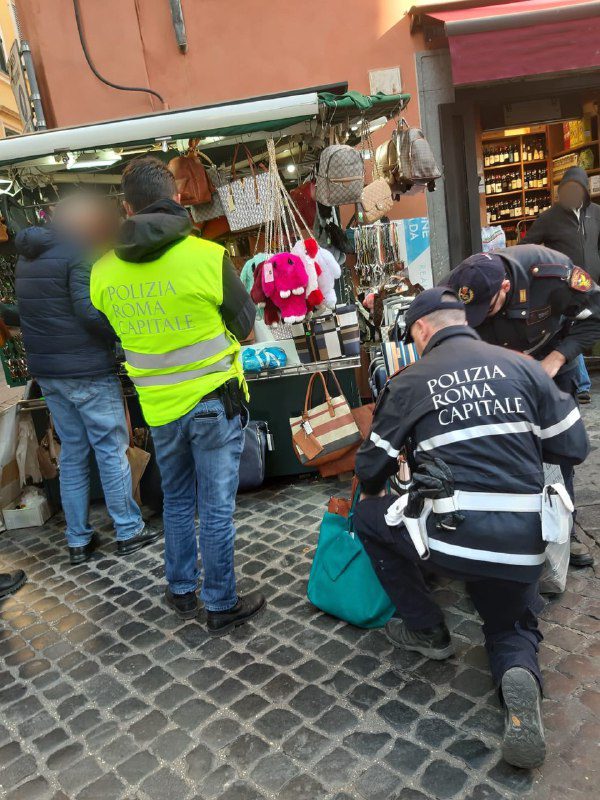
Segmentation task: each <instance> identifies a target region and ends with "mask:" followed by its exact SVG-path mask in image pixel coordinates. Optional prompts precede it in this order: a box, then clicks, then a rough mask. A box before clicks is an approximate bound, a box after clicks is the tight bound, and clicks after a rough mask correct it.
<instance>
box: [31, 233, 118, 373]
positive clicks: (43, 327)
mask: <svg viewBox="0 0 600 800" xmlns="http://www.w3.org/2000/svg"><path fill="white" fill-rule="evenodd" d="M15 245H16V249H17V253H18V254H19V259H18V261H17V266H16V271H15V288H16V294H17V304H18V312H19V317H20V325H21V329H22V331H23V340H24V343H25V349H26V351H27V363H28V367H29V372H30V373H31V375H33V377H35V378H83V377H92V376H96V375H108V374H110V373H111V372H114V371H115V356H114V349H113V345H114V340H115V336H114V333H113V331H112V329H111V327H110V326H109V324H108V322H107V320H106V318H105V317H104V316H103V315H102V314H100V312H99V311H97V310H96V309H95V308H94V307H93V305H92V303H91V301H90V270H91V264H90V261H89V258H88V257H87V256H86V254H85V252H84V248H83V247H81V246H80V244H79V243H76V242H74V241H72V240H69V239H67V238H66V237H65V236H64V235H62V234H61V233H59V232H58V231H56V230H54V229H53V228H50V227H49V228H38V227H32V228H27V229H26V230H23V231H21V232H20V233H19V234H17V238H16V242H15Z"/></svg>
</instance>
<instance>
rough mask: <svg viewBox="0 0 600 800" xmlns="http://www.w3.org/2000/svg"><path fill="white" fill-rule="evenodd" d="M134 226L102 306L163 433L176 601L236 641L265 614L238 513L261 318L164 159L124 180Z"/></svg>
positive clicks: (108, 265) (101, 278)
mask: <svg viewBox="0 0 600 800" xmlns="http://www.w3.org/2000/svg"><path fill="white" fill-rule="evenodd" d="M122 189H123V194H124V205H125V210H126V212H127V215H128V217H129V218H128V220H127V221H126V222H125V223H124V224H123V227H122V229H121V233H120V237H119V241H118V243H117V246H116V248H115V250H114V251H112V252H110V253H108V254H107V255H106V256H104V257H103V258H101V259H100V261H98V262H97V263H96V264H95V265H94V268H93V270H92V276H91V298H92V303H93V304H94V305H95V306H96V308H98V309H99V310H100V311H102V312H103V313H104V314H105V315H106V317H107V318H108V320H109V322H110V324H111V325H112V327H113V328H114V329H115V331H116V333H117V336H119V338H120V339H121V342H122V345H123V349H124V351H125V357H126V361H127V364H126V366H127V372H128V374H129V376H130V378H131V380H132V381H133V383H134V384H135V386H136V389H137V391H138V394H139V398H140V403H141V406H142V410H143V412H144V416H145V418H146V421H147V422H148V424H149V425H150V427H151V429H152V438H153V441H154V445H155V449H156V457H157V460H158V465H159V467H160V472H161V478H162V485H163V491H164V527H165V572H166V577H167V581H168V587H167V589H166V592H165V599H166V602H167V603H168V605H169V606H171V607H172V608H173V609H174V610H175V611H176V612H177V613H178V614H179V616H180V617H181V618H182V619H192V618H194V617H195V616H196V614H197V612H198V599H197V596H196V590H197V585H198V577H199V569H198V539H197V535H196V528H195V514H196V508H197V509H198V515H199V519H200V537H199V541H200V552H201V557H202V566H203V572H204V574H203V582H202V592H201V596H202V600H203V601H204V605H205V607H206V610H207V625H208V630H209V632H210V633H212V634H215V635H218V634H223V633H226V632H227V631H229V630H232V629H233V628H234V627H235V626H236V625H240V624H242V623H243V622H246V621H247V620H248V619H250V618H251V617H253V616H254V615H255V614H257V613H258V612H259V611H260V610H261V609H262V607H263V606H264V604H265V598H264V596H263V595H261V594H259V593H253V594H249V595H246V596H244V597H240V596H238V594H237V593H236V582H235V573H234V566H233V556H234V539H235V528H234V525H233V513H234V510H235V496H236V492H237V485H238V470H239V461H240V455H241V452H242V447H243V431H242V424H241V421H240V420H241V411H242V401H243V399H244V395H245V394H247V387H246V384H245V381H244V374H243V370H242V366H241V363H240V359H239V351H240V345H239V343H238V342H239V340H240V339H244V338H246V336H248V334H249V333H250V332H251V330H252V326H253V324H254V316H255V308H254V305H253V303H252V301H251V299H250V297H249V295H248V293H247V292H246V290H245V288H244V287H243V285H242V283H241V281H240V280H239V278H238V275H237V273H236V271H235V269H234V267H233V265H232V263H231V260H230V258H229V255H228V253H227V251H226V250H225V249H224V248H223V247H220V246H219V245H217V244H214V243H213V242H209V241H204V240H202V239H199V238H197V237H194V236H190V231H191V223H190V219H189V216H188V213H187V211H186V210H185V209H184V208H183V207H182V206H181V205H179V202H178V201H179V195H178V193H177V187H176V184H175V180H174V178H173V176H172V174H171V173H170V172H169V170H168V169H167V168H166V166H165V165H164V164H163V163H162V162H161V161H159V160H158V159H156V158H153V157H144V158H139V159H136V160H134V161H132V162H131V163H130V164H129V165H128V166H127V168H126V169H125V171H124V173H123V181H122Z"/></svg>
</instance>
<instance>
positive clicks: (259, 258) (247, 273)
mask: <svg viewBox="0 0 600 800" xmlns="http://www.w3.org/2000/svg"><path fill="white" fill-rule="evenodd" d="M268 257H269V256H268V255H266V254H265V253H257V254H256V255H255V256H252V258H249V259H248V261H246V263H245V264H244V266H243V268H242V271H241V273H240V280H241V282H242V283H243V284H244V286H245V287H246V291H247V292H248V294H250V292H251V290H252V287H253V285H254V270H255V269H256V267H257V266H258V265H259V264H262V262H263V261H266V260H267V258H268ZM264 315H265V310H264V308H259V307H258V306H257V308H256V319H262V318H263V317H264Z"/></svg>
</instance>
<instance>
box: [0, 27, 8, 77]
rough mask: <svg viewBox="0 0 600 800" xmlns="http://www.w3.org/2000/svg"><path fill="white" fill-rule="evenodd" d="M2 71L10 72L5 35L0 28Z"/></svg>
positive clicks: (0, 62) (0, 65) (0, 63)
mask: <svg viewBox="0 0 600 800" xmlns="http://www.w3.org/2000/svg"><path fill="white" fill-rule="evenodd" d="M0 72H4V73H6V74H8V64H7V61H6V51H5V50H4V37H3V35H2V31H1V30H0Z"/></svg>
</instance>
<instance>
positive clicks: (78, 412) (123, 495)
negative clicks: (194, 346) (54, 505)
mask: <svg viewBox="0 0 600 800" xmlns="http://www.w3.org/2000/svg"><path fill="white" fill-rule="evenodd" d="M108 211H109V208H108V206H106V205H104V202H103V201H102V200H100V199H97V198H94V197H87V196H77V197H75V196H73V197H70V198H67V199H66V200H64V201H62V202H61V203H59V204H58V206H57V208H56V212H55V218H54V222H53V225H52V226H50V227H47V228H40V227H33V228H27V229H26V230H23V231H21V232H20V233H19V234H18V235H17V239H16V248H17V252H18V253H19V260H18V262H17V267H16V294H17V302H18V310H19V315H20V324H21V329H22V331H23V339H24V342H25V348H26V350H27V361H28V366H29V371H30V373H31V375H32V376H33V377H34V378H36V379H37V381H38V383H39V385H40V388H41V390H42V392H43V394H44V397H45V399H46V403H47V405H48V408H49V410H50V412H51V413H52V419H53V421H54V426H55V428H56V431H57V433H58V436H59V438H60V440H61V445H62V449H61V456H60V490H61V498H62V504H63V510H64V512H65V518H66V522H67V531H66V535H67V544H68V546H69V554H70V559H71V563H72V564H81V563H83V562H84V561H87V560H88V558H89V556H90V554H91V552H92V550H93V547H94V538H93V531H92V529H91V527H90V525H89V520H88V506H89V491H90V489H89V456H90V446H91V447H93V449H94V452H95V455H96V462H97V464H98V469H99V472H100V479H101V481H102V488H103V489H104V496H105V500H106V505H107V508H108V511H109V513H110V515H111V517H112V519H113V522H114V525H115V528H116V532H117V546H118V550H119V553H120V554H123V555H124V554H127V553H132V552H134V551H135V550H137V549H139V548H140V547H143V546H144V545H146V544H149V543H150V542H152V541H155V540H156V539H157V538H158V537H159V535H160V531H158V530H156V529H149V528H148V527H147V526H145V525H144V520H143V519H142V515H141V513H140V509H139V507H138V505H137V503H136V502H135V501H134V500H133V497H132V491H131V472H130V469H129V463H128V461H127V456H126V451H127V447H128V444H129V435H128V431H127V425H126V422H125V415H124V409H123V395H122V392H121V386H120V382H119V379H118V378H117V376H116V375H115V356H114V352H113V346H114V341H115V338H114V333H113V331H112V329H111V328H110V326H109V325H108V322H107V321H106V319H105V318H104V317H103V316H102V315H101V314H100V313H99V312H98V311H97V310H96V309H95V308H94V307H93V306H92V304H91V301H90V290H89V279H90V271H91V264H92V257H91V253H92V252H93V250H95V249H98V247H100V246H101V243H104V242H102V240H103V239H104V237H105V235H106V232H107V220H108V219H109V218H108Z"/></svg>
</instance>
